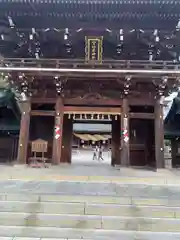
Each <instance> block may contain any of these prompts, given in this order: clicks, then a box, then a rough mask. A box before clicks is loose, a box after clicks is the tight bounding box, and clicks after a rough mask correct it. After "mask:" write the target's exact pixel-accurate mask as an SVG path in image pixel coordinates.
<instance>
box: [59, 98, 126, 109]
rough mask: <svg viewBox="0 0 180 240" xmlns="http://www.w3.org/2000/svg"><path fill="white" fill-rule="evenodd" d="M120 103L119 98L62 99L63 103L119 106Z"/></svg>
mask: <svg viewBox="0 0 180 240" xmlns="http://www.w3.org/2000/svg"><path fill="white" fill-rule="evenodd" d="M121 103H122V100H121V99H83V98H82V99H80V98H74V99H73V98H70V99H64V104H65V105H81V106H82V105H91V106H92V105H93V106H118V107H119V106H120V105H121Z"/></svg>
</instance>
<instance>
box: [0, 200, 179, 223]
mask: <svg viewBox="0 0 180 240" xmlns="http://www.w3.org/2000/svg"><path fill="white" fill-rule="evenodd" d="M3 212H9V213H18V212H19V213H24V212H25V213H31V214H37V213H45V214H78V215H97V216H125V217H149V218H177V219H180V207H167V206H142V205H124V204H107V203H88V202H79V203H73V202H23V201H0V214H1V213H3ZM0 218H1V216H0Z"/></svg>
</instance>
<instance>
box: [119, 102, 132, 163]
mask: <svg viewBox="0 0 180 240" xmlns="http://www.w3.org/2000/svg"><path fill="white" fill-rule="evenodd" d="M121 134H122V136H121V166H124V167H127V166H129V165H130V152H129V104H128V99H127V98H124V99H123V101H122V113H121Z"/></svg>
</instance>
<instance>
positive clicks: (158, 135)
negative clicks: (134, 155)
mask: <svg viewBox="0 0 180 240" xmlns="http://www.w3.org/2000/svg"><path fill="white" fill-rule="evenodd" d="M155 158H156V168H157V169H159V168H164V121H163V103H161V98H160V97H158V99H157V100H156V102H155Z"/></svg>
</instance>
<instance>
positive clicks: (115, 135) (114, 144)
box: [111, 117, 121, 166]
mask: <svg viewBox="0 0 180 240" xmlns="http://www.w3.org/2000/svg"><path fill="white" fill-rule="evenodd" d="M120 134H121V133H120V120H119V117H118V119H117V120H116V119H115V118H114V117H113V119H112V141H111V148H112V149H111V157H112V159H111V165H112V166H115V165H120V164H121V159H120Z"/></svg>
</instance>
